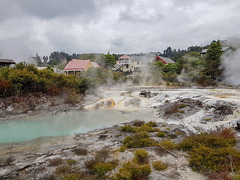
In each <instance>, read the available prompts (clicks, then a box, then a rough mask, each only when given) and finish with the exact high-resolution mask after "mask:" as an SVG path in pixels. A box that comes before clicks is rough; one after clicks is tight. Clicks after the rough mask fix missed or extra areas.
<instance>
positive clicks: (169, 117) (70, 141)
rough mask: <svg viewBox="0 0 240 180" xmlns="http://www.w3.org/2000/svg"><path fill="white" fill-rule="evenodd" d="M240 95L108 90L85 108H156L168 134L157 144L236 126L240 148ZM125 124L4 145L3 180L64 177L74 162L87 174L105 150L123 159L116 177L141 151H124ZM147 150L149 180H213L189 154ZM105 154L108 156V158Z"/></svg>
mask: <svg viewBox="0 0 240 180" xmlns="http://www.w3.org/2000/svg"><path fill="white" fill-rule="evenodd" d="M239 95H240V91H239V90H238V89H172V90H159V89H156V88H149V87H148V88H146V87H141V88H135V89H132V88H130V89H128V90H121V91H119V90H113V89H104V90H102V91H100V94H99V95H98V96H86V97H85V98H84V103H83V104H82V105H81V108H82V109H83V108H84V109H88V110H90V109H94V108H106V107H107V108H110V107H111V108H116V109H119V110H121V109H123V108H124V107H127V108H135V109H137V108H138V107H149V108H154V109H155V116H156V119H154V121H156V122H157V128H158V129H160V130H161V131H162V132H164V133H166V134H167V135H168V136H164V137H158V136H157V135H156V134H157V132H151V133H150V136H151V138H153V139H154V140H155V141H157V142H161V141H163V140H171V141H172V142H174V143H179V142H180V141H181V140H182V139H183V138H184V137H186V136H188V135H190V134H195V133H200V132H206V131H207V132H210V131H215V130H220V129H223V128H226V127H230V128H233V129H234V130H235V133H236V137H237V141H238V144H237V147H238V148H239V147H240V132H239V131H238V129H237V128H236V127H237V122H238V121H239V118H240V98H239V97H240V96H239ZM45 98H46V97H41V98H40V99H41V100H42V101H43V102H39V105H40V104H45V103H48V102H49V100H48V99H45ZM11 106H13V105H11ZM36 107H38V105H37V106H36ZM53 107H54V106H53ZM56 107H58V106H55V108H56ZM78 108H80V105H79V107H78ZM6 110H7V111H9V106H6V108H5V110H4V112H6ZM10 112H11V111H10ZM55 112H56V111H55ZM2 113H3V112H2ZM140 120H141V119H140ZM133 124H134V122H131V123H130V125H133ZM121 126H124V124H121V125H117V126H114V127H110V128H105V129H99V130H94V131H91V132H88V133H84V134H76V135H74V136H67V137H58V138H52V139H51V138H49V139H43V143H41V145H39V146H38V145H36V144H35V143H34V141H32V142H28V143H19V144H12V145H3V146H1V147H0V150H1V153H0V154H1V156H0V157H1V158H0V179H60V178H61V177H60V176H59V174H58V173H59V169H60V168H59V167H61V166H63V165H66V164H69V162H70V160H72V162H76V163H74V168H72V169H71V171H74V170H76V169H81V171H83V172H87V171H88V169H87V168H86V162H88V161H90V160H92V159H94V157H96V155H97V154H98V152H99V151H100V152H101V153H102V155H103V157H104V158H106V160H107V161H108V160H109V161H110V160H113V159H117V160H118V165H117V167H116V168H115V169H113V170H111V171H109V172H108V173H107V175H109V176H111V175H113V174H115V173H116V172H118V169H119V168H120V167H121V165H122V164H124V163H125V162H127V161H130V160H132V159H133V157H134V154H133V152H134V151H135V150H136V148H127V149H126V150H125V151H124V152H122V151H119V149H120V147H121V145H122V143H123V140H124V138H125V137H126V136H129V135H131V133H129V132H122V131H121V130H120V129H121V128H120V127H121ZM142 149H145V150H146V151H148V153H149V164H150V165H151V169H152V172H151V174H150V175H149V179H156V180H158V179H162V180H165V179H166V180H167V179H179V180H187V179H189V180H190V179H196V180H198V179H199V180H201V179H207V177H206V176H204V175H202V174H199V173H197V172H194V171H192V169H191V168H190V167H189V163H188V155H187V154H186V153H185V152H182V151H177V150H172V151H164V150H163V149H161V148H159V147H158V146H153V147H144V148H142ZM104 153H105V154H108V155H106V156H104ZM73 160H74V161H73ZM156 160H161V161H162V162H164V163H166V164H167V166H168V168H167V169H166V170H164V171H157V170H155V169H154V168H153V167H152V163H153V162H154V161H156ZM107 179H108V178H107Z"/></svg>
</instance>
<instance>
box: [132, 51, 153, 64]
mask: <svg viewBox="0 0 240 180" xmlns="http://www.w3.org/2000/svg"><path fill="white" fill-rule="evenodd" d="M155 57H156V54H155V53H149V54H143V55H142V54H141V55H133V56H131V58H132V59H133V60H134V61H138V62H152V61H153V60H154V58H155Z"/></svg>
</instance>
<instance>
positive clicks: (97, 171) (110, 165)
mask: <svg viewBox="0 0 240 180" xmlns="http://www.w3.org/2000/svg"><path fill="white" fill-rule="evenodd" d="M116 166H117V163H116V161H113V162H106V163H103V162H98V163H97V164H95V165H94V166H93V169H92V170H91V172H92V173H93V174H94V175H96V176H97V177H102V176H104V175H105V174H106V173H107V172H108V171H110V170H112V169H114V168H115V167H116Z"/></svg>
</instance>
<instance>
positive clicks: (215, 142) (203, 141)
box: [178, 130, 237, 151]
mask: <svg viewBox="0 0 240 180" xmlns="http://www.w3.org/2000/svg"><path fill="white" fill-rule="evenodd" d="M236 142H237V141H236V138H235V136H234V134H233V133H232V132H231V130H223V131H221V132H214V133H211V134H208V133H202V134H198V135H192V136H189V137H187V138H185V139H184V140H183V141H182V142H181V143H179V144H178V148H179V149H182V150H184V151H187V150H191V149H193V148H194V147H197V146H199V145H204V146H206V147H211V148H222V147H228V146H230V145H231V146H232V145H235V144H236Z"/></svg>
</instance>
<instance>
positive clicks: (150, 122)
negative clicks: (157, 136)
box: [145, 121, 157, 127]
mask: <svg viewBox="0 0 240 180" xmlns="http://www.w3.org/2000/svg"><path fill="white" fill-rule="evenodd" d="M145 125H146V126H149V127H157V123H156V122H153V121H149V122H147V123H146V124H145Z"/></svg>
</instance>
